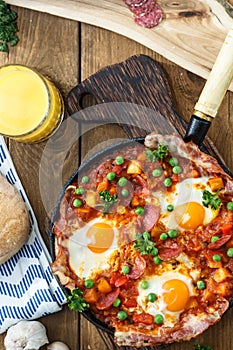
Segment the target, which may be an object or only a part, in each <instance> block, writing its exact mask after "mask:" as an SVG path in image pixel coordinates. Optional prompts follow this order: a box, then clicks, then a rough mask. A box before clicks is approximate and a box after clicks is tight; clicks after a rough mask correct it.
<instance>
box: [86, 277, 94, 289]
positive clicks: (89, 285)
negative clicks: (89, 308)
mask: <svg viewBox="0 0 233 350" xmlns="http://www.w3.org/2000/svg"><path fill="white" fill-rule="evenodd" d="M84 286H85V287H86V288H92V287H93V286H94V281H93V280H91V279H88V280H86V281H85V282H84Z"/></svg>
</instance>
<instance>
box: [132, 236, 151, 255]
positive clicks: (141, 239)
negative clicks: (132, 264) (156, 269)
mask: <svg viewBox="0 0 233 350" xmlns="http://www.w3.org/2000/svg"><path fill="white" fill-rule="evenodd" d="M134 249H136V250H137V251H139V253H140V254H141V255H145V254H151V253H153V251H154V250H155V244H154V242H152V241H151V240H150V234H149V232H143V233H137V234H136V241H135V242H134Z"/></svg>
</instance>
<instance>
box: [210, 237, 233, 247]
mask: <svg viewBox="0 0 233 350" xmlns="http://www.w3.org/2000/svg"><path fill="white" fill-rule="evenodd" d="M230 239H231V235H225V236H222V237H220V238H219V239H218V240H217V241H215V242H211V243H209V244H208V248H209V249H219V248H221V247H222V246H223V245H224V244H226V243H227V242H228V241H229V240H230Z"/></svg>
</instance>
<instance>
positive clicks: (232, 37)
mask: <svg viewBox="0 0 233 350" xmlns="http://www.w3.org/2000/svg"><path fill="white" fill-rule="evenodd" d="M232 78H233V27H232V28H231V29H230V31H229V32H228V34H227V36H226V39H225V41H224V43H223V45H222V47H221V49H220V52H219V54H218V56H217V59H216V61H215V63H214V65H213V68H212V70H211V72H210V75H209V77H208V79H207V81H206V84H205V86H204V88H203V90H202V92H201V95H200V97H199V99H198V102H197V103H196V105H195V107H194V113H193V114H194V115H196V116H197V117H199V118H202V119H206V120H209V121H211V120H212V118H214V117H215V116H216V114H217V111H218V108H219V106H220V104H221V102H222V100H223V97H224V95H225V93H226V91H227V89H228V87H229V85H230V83H231V81H232Z"/></svg>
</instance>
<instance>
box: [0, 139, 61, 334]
mask: <svg viewBox="0 0 233 350" xmlns="http://www.w3.org/2000/svg"><path fill="white" fill-rule="evenodd" d="M0 172H1V173H2V174H3V175H4V176H5V177H6V178H7V180H8V181H9V182H10V183H11V184H12V185H14V186H15V188H16V189H17V190H18V191H19V193H20V194H21V196H22V198H23V200H24V201H25V203H26V206H27V208H28V211H29V214H30V218H31V232H30V237H29V240H28V242H27V243H26V244H25V245H24V246H23V247H22V248H21V249H20V251H19V252H18V253H16V254H15V255H14V256H13V257H12V258H11V259H9V260H8V261H7V262H5V263H4V264H2V265H0V334H1V333H3V332H5V331H6V330H7V329H8V328H9V327H10V326H12V325H13V324H15V323H17V322H18V321H20V320H33V319H37V318H39V317H41V316H44V315H47V314H50V313H54V312H57V311H59V310H61V307H62V305H63V304H64V303H65V302H66V297H65V295H64V293H63V291H62V289H61V287H60V286H59V284H58V282H57V280H56V278H55V277H54V276H53V275H52V272H51V269H50V263H51V257H50V255H49V253H48V250H47V248H46V246H45V244H44V242H43V240H42V237H41V235H40V232H39V228H38V225H37V221H36V217H35V215H34V213H33V210H32V208H31V206H30V203H29V201H28V199H27V197H26V194H25V191H24V189H23V187H22V184H21V182H20V180H19V177H18V175H17V173H16V170H15V167H14V164H13V162H12V159H11V156H10V154H9V152H8V149H7V147H6V144H5V141H4V139H3V137H2V136H0Z"/></svg>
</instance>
